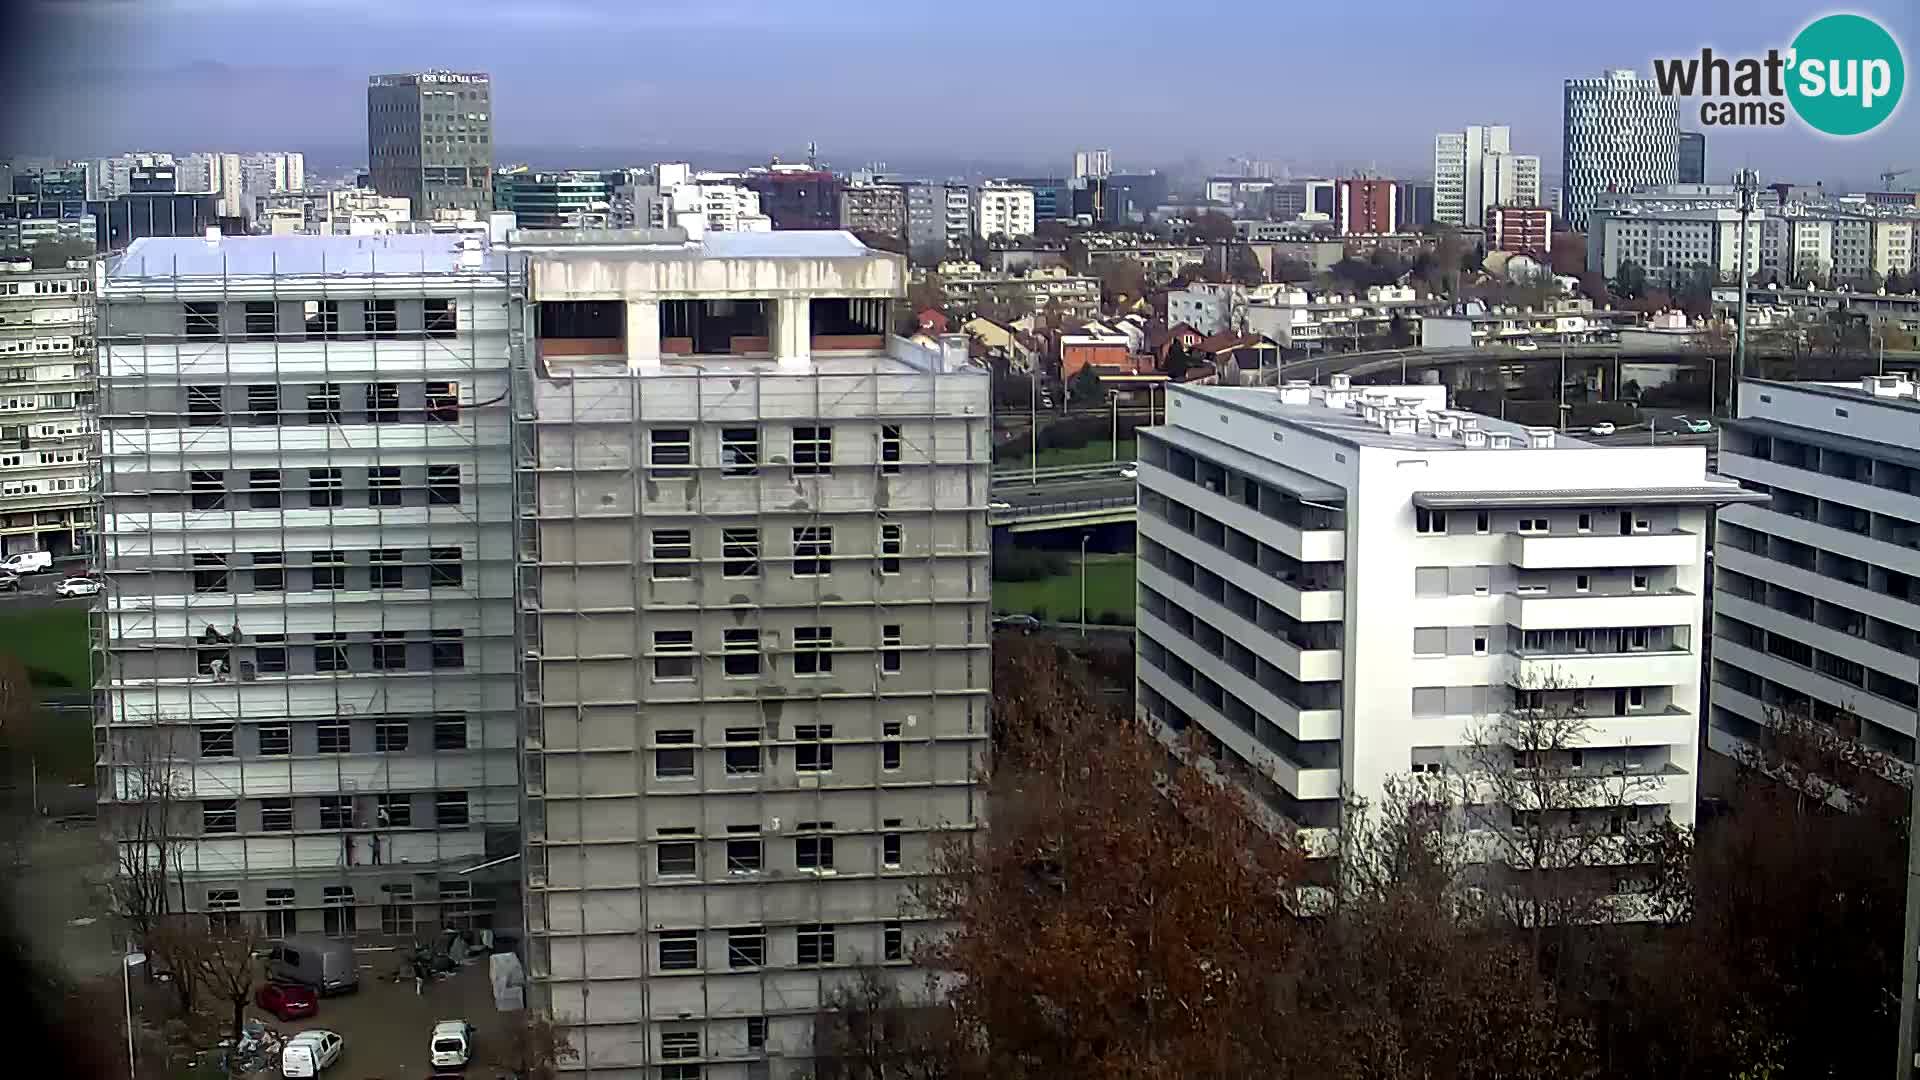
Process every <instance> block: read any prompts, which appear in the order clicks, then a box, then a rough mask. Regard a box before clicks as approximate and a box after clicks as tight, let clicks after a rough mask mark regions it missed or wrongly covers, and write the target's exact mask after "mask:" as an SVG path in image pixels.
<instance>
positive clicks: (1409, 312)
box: [1230, 285, 1449, 351]
mask: <svg viewBox="0 0 1920 1080" xmlns="http://www.w3.org/2000/svg"><path fill="white" fill-rule="evenodd" d="M1447 306H1449V305H1448V304H1447V303H1446V302H1445V301H1443V300H1436V299H1434V298H1432V297H1424V298H1423V297H1421V296H1420V295H1419V294H1418V293H1417V292H1415V291H1414V289H1413V288H1412V287H1411V286H1408V285H1371V286H1368V287H1367V290H1366V291H1365V292H1363V293H1313V292H1308V291H1307V290H1306V289H1303V288H1300V287H1298V286H1295V285H1265V286H1261V287H1260V288H1258V289H1255V290H1252V291H1251V293H1250V295H1249V296H1248V297H1247V302H1246V307H1245V309H1244V311H1242V312H1240V313H1238V318H1240V319H1243V320H1244V326H1241V327H1230V329H1238V330H1244V331H1245V332H1247V333H1250V334H1259V335H1260V336H1262V337H1264V338H1266V339H1267V340H1269V341H1272V342H1273V343H1274V344H1276V345H1279V346H1280V347H1281V348H1283V349H1329V348H1345V349H1347V350H1349V351H1351V350H1355V349H1360V348H1363V347H1366V346H1367V345H1369V344H1372V343H1376V342H1383V341H1385V340H1387V339H1390V338H1391V337H1392V336H1393V334H1392V331H1393V328H1394V325H1395V324H1396V322H1397V323H1398V324H1399V325H1400V326H1401V327H1403V328H1405V330H1406V332H1407V334H1409V335H1412V336H1414V337H1416V338H1417V337H1418V331H1419V324H1420V317H1421V315H1422V313H1424V312H1426V311H1428V310H1437V309H1444V308H1445V307H1447Z"/></svg>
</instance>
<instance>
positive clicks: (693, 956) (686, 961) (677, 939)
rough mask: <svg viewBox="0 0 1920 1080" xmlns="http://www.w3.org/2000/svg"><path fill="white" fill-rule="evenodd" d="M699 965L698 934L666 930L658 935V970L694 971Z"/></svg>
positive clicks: (691, 931)
mask: <svg viewBox="0 0 1920 1080" xmlns="http://www.w3.org/2000/svg"><path fill="white" fill-rule="evenodd" d="M699 967H700V934H699V932H698V931H694V930H668V931H665V932H663V933H662V934H661V935H660V970H661V971H694V970H697V969H698V968H699Z"/></svg>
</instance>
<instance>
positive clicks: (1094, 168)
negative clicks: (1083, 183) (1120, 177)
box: [1073, 150, 1113, 180]
mask: <svg viewBox="0 0 1920 1080" xmlns="http://www.w3.org/2000/svg"><path fill="white" fill-rule="evenodd" d="M1112 175H1113V151H1111V150H1076V151H1074V153H1073V178H1074V179H1075V180H1081V179H1086V178H1093V179H1097V180H1104V179H1106V178H1107V177H1109V176H1112Z"/></svg>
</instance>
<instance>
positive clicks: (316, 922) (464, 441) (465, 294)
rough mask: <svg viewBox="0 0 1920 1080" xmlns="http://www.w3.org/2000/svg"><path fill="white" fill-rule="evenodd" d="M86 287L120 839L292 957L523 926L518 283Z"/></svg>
mask: <svg viewBox="0 0 1920 1080" xmlns="http://www.w3.org/2000/svg"><path fill="white" fill-rule="evenodd" d="M98 280H99V283H98V287H97V291H98V296H99V327H100V330H99V342H100V348H99V365H100V391H99V407H98V415H99V419H100V424H101V428H102V442H103V446H102V457H103V460H102V465H101V472H102V481H101V497H102V500H103V503H102V510H101V521H100V527H99V537H98V542H97V544H96V545H95V547H96V552H95V568H96V569H97V570H98V571H99V572H100V573H101V574H102V575H103V578H104V580H105V582H106V585H107V588H106V592H105V594H104V596H103V597H102V598H101V599H100V601H99V602H98V605H99V606H98V607H97V608H96V609H95V611H94V612H93V620H94V625H93V633H94V637H93V642H94V649H95V654H94V667H93V670H94V678H95V690H94V693H95V697H96V701H97V702H98V706H97V713H96V716H95V724H96V729H95V738H96V746H97V747H98V751H97V753H98V769H99V773H100V783H99V798H100V800H101V819H102V822H103V824H104V825H105V827H106V828H107V830H108V831H109V834H110V835H111V836H112V837H113V838H114V839H115V840H116V841H117V842H118V843H120V844H121V845H122V846H123V849H125V850H127V851H128V852H130V853H131V857H138V853H140V852H142V851H145V852H148V853H149V854H152V853H153V852H154V850H155V848H157V847H162V846H164V847H166V848H168V849H169V850H170V865H169V877H177V878H178V885H177V887H178V895H179V897H180V901H181V902H182V903H183V904H184V905H185V906H186V907H187V908H188V909H189V910H192V911H197V912H208V913H211V914H215V915H220V914H222V913H244V914H246V915H248V916H250V917H253V918H257V919H259V920H261V921H262V922H263V923H264V926H265V929H266V931H267V932H268V933H270V934H273V935H281V934H287V933H293V932H300V931H305V932H314V933H326V934H329V935H332V936H336V937H342V938H350V939H373V940H385V941H389V942H400V943H404V942H410V941H412V940H414V939H415V938H416V937H422V938H424V937H426V936H429V935H430V934H431V933H432V932H433V931H434V930H435V928H437V927H441V926H479V927H498V928H503V929H508V928H511V929H517V928H518V927H520V926H521V925H522V923H523V918H522V912H521V909H520V905H519V894H520V890H519V887H518V880H519V874H520V871H519V867H518V863H517V862H513V861H506V862H501V863H498V864H496V861H497V860H506V859H507V858H508V857H509V856H512V855H516V854H518V853H519V852H520V850H521V846H520V829H519V819H520V803H521V797H522V796H521V787H520V782H519V781H520V770H519V752H520V751H519V740H518V725H517V723H516V710H517V708H518V706H519V694H518V692H517V685H516V679H515V670H516V650H515V645H514V635H515V630H516V627H515V617H514V591H513V589H514V564H513V558H514V532H513V521H514V518H513V508H514V500H513V490H512V483H513V469H512V461H511V457H510V450H509V441H510V435H511V423H510V417H511V413H510V410H509V405H508V355H509V350H510V347H511V343H512V340H513V339H512V332H511V331H512V328H511V327H510V326H509V323H508V319H509V315H510V313H511V309H510V307H509V304H508V300H509V296H510V288H511V289H518V288H519V287H520V286H519V283H518V280H517V279H516V278H515V277H514V276H513V274H512V272H511V270H510V268H509V267H508V265H507V263H506V261H505V260H504V258H503V257H502V256H501V255H500V254H499V253H498V252H496V251H492V250H490V249H488V248H487V247H486V245H485V241H484V240H482V239H480V238H468V237H450V236H445V235H423V236H355V237H334V236H279V237H264V236H261V237H238V238H236V237H226V238H221V237H217V236H216V237H212V238H209V239H206V240H202V239H200V238H198V237H193V238H185V239H173V238H147V239H141V240H136V241H134V243H133V244H132V246H131V247H129V248H128V250H127V251H126V253H125V254H123V255H121V256H118V257H116V258H114V259H112V260H110V261H109V262H108V263H107V264H106V265H105V266H104V267H103V269H102V270H101V273H100V275H99V279H98ZM486 864H496V865H492V868H491V869H484V868H482V867H483V865H486ZM154 865H155V864H154V863H153V862H149V863H148V866H149V867H153V866H154ZM477 868H481V869H477Z"/></svg>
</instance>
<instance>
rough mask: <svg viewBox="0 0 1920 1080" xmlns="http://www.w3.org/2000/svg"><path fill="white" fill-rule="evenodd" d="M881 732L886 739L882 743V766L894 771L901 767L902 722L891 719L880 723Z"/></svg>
mask: <svg viewBox="0 0 1920 1080" xmlns="http://www.w3.org/2000/svg"><path fill="white" fill-rule="evenodd" d="M880 734H881V735H882V737H884V738H885V739H886V741H885V742H883V743H881V744H880V767H881V768H882V769H885V770H886V771H888V772H892V771H894V770H895V769H898V768H899V767H900V723H899V721H897V720H889V721H887V722H886V723H884V724H882V725H880Z"/></svg>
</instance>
